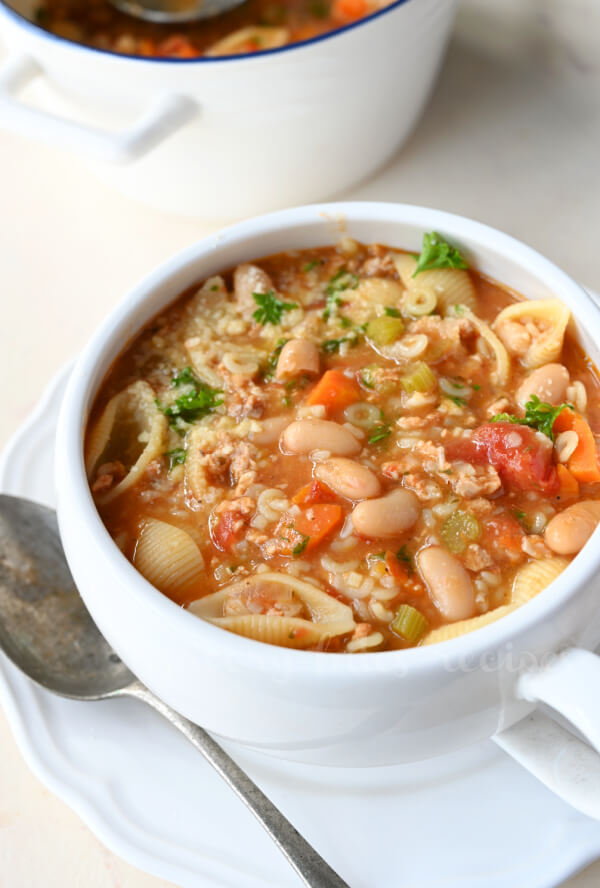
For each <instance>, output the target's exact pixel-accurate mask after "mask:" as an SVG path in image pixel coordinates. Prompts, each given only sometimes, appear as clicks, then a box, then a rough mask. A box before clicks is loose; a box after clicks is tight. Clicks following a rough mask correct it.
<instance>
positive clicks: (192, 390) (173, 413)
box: [156, 367, 223, 468]
mask: <svg viewBox="0 0 600 888" xmlns="http://www.w3.org/2000/svg"><path fill="white" fill-rule="evenodd" d="M171 386H172V387H173V388H177V389H183V391H182V394H181V395H179V397H178V398H176V399H175V401H174V402H173V403H172V404H169V405H168V406H165V405H164V404H161V402H160V401H159V399H158V398H157V399H156V406H157V407H158V409H159V410H160V411H161V412H162V413H164V415H165V416H166V417H167V419H168V420H169V425H170V426H171V428H172V429H175V431H177V432H179V434H181V435H183V434H184V433H185V432H186V431H187V427H188V425H189V424H191V423H194V422H197V421H198V420H199V419H202V418H203V417H204V416H208V414H209V413H212V412H213V410H215V408H216V407H219V406H220V405H221V404H222V403H223V398H220V397H219V395H220V394H222V392H221V389H215V388H211V387H210V386H209V385H206V383H205V382H202V381H201V380H200V379H198V377H197V376H196V374H195V373H194V371H193V370H192V368H191V367H184V368H183V370H180V371H179V373H177V374H176V375H175V376H174V377H173V379H172V380H171ZM171 468H172V467H171Z"/></svg>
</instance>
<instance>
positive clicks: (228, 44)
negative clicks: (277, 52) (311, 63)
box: [204, 25, 290, 56]
mask: <svg viewBox="0 0 600 888" xmlns="http://www.w3.org/2000/svg"><path fill="white" fill-rule="evenodd" d="M289 33H290V32H289V31H288V29H287V28H268V27H265V26H261V25H251V26H250V27H247V28H238V30H237V31H234V32H233V33H232V34H228V35H227V36H226V37H223V39H222V40H217V42H216V43H213V44H212V46H210V47H209V48H208V49H207V50H206V52H205V53H204V54H205V55H207V56H222V55H235V54H236V53H239V52H244V51H246V50H245V47H247V46H248V44H250V43H252V44H258V45H259V46H260V48H261V49H275V48H276V47H277V46H283V45H284V43H287V42H288V40H289Z"/></svg>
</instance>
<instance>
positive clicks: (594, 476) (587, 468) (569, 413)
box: [552, 407, 600, 484]
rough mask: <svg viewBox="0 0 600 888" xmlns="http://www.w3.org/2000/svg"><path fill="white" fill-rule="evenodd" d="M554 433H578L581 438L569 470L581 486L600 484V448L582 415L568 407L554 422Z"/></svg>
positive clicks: (570, 461) (569, 462) (569, 464)
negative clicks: (599, 454)
mask: <svg viewBox="0 0 600 888" xmlns="http://www.w3.org/2000/svg"><path fill="white" fill-rule="evenodd" d="M552 428H553V431H554V432H555V433H560V432H570V431H573V432H576V433H577V437H578V438H579V441H578V444H577V447H576V448H575V450H574V451H573V453H572V454H571V456H570V457H569V460H568V462H567V468H568V470H569V471H570V472H571V474H572V475H573V476H574V477H575V479H576V480H577V481H579V483H580V484H597V483H598V482H600V458H599V457H598V448H597V447H596V441H595V439H594V435H593V433H592V430H591V428H590V426H589V423H588V422H587V421H586V420H585V419H584V418H583V416H582V415H581V414H580V413H576V412H575V411H574V410H571V409H570V408H568V407H565V409H564V410H561V412H560V413H559V414H558V416H557V417H556V419H555V420H554V425H553V427H552Z"/></svg>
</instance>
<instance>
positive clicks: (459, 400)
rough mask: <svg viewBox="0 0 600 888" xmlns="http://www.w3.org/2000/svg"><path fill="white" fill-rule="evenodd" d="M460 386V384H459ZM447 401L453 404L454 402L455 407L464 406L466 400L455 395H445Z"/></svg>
mask: <svg viewBox="0 0 600 888" xmlns="http://www.w3.org/2000/svg"><path fill="white" fill-rule="evenodd" d="M461 387H462V386H461ZM446 397H447V398H448V400H449V401H452V403H453V404H456V406H457V407H466V406H467V402H466V401H465V399H464V398H459V397H458V396H457V395H446Z"/></svg>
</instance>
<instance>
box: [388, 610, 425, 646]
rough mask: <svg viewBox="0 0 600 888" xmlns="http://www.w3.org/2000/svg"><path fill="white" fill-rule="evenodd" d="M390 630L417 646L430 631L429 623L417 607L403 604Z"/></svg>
mask: <svg viewBox="0 0 600 888" xmlns="http://www.w3.org/2000/svg"><path fill="white" fill-rule="evenodd" d="M390 628H391V630H392V632H395V633H396V635H399V636H400V638H403V639H404V641H407V642H408V643H409V644H416V643H417V642H418V641H420V640H421V638H423V636H424V635H425V633H426V632H427V630H428V629H429V623H428V622H427V620H426V619H425V617H424V616H423V614H422V613H421V611H418V610H417V609H416V607H411V606H410V604H401V605H400V607H399V608H398V610H397V611H396V616H395V617H394V619H393V620H392V622H391V623H390Z"/></svg>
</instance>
